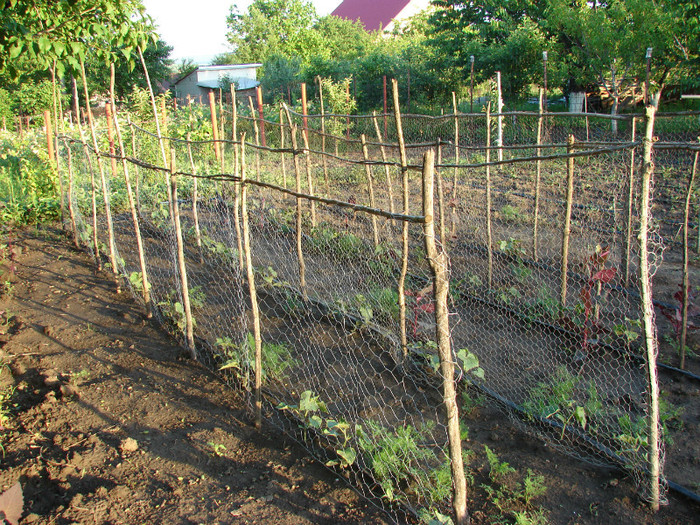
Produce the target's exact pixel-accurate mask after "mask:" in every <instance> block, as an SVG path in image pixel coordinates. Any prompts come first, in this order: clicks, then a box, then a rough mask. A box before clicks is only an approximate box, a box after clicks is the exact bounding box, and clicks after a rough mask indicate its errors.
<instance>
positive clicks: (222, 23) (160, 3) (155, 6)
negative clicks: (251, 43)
mask: <svg viewBox="0 0 700 525" xmlns="http://www.w3.org/2000/svg"><path fill="white" fill-rule="evenodd" d="M251 3H252V0H196V1H194V2H189V3H186V4H185V3H180V2H173V1H172V0H143V4H144V5H145V6H146V12H147V13H148V14H149V15H150V16H151V17H152V18H153V19H154V20H155V22H156V24H157V26H158V34H159V35H160V36H161V38H162V39H163V40H165V41H166V42H167V43H168V45H171V46H173V51H172V53H171V54H170V58H172V59H174V60H175V62H176V63H177V62H180V61H181V60H183V59H190V60H192V61H193V62H195V63H196V64H208V63H209V62H211V60H212V59H213V58H214V56H215V55H218V54H220V53H224V52H226V51H229V50H230V49H229V47H228V44H227V42H226V32H227V28H226V17H227V16H228V14H229V11H230V8H231V6H232V5H233V4H236V5H238V8H239V11H240V12H241V13H244V12H245V11H246V10H247V9H248V6H249V5H250V4H251ZM311 3H312V4H314V7H315V8H316V12H317V13H318V15H319V16H324V15H328V14H330V13H331V12H332V11H333V10H334V9H335V8H336V7H338V5H339V4H340V3H341V0H312V2H311Z"/></svg>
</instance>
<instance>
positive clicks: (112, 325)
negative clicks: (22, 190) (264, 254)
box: [0, 227, 700, 525]
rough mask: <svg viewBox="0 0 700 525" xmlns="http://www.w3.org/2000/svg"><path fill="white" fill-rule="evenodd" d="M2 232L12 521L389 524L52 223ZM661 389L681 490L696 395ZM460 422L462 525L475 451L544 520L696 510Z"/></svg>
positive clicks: (481, 419)
mask: <svg viewBox="0 0 700 525" xmlns="http://www.w3.org/2000/svg"><path fill="white" fill-rule="evenodd" d="M14 235H15V238H14V239H13V240H12V243H11V245H12V253H13V255H12V257H10V259H9V260H7V261H6V262H5V266H4V268H3V271H4V277H3V279H6V280H9V281H10V283H11V284H10V286H5V294H4V295H3V296H2V298H1V299H0V311H1V312H2V314H1V315H2V320H3V321H4V322H3V323H2V324H1V326H0V332H3V333H2V334H0V362H1V363H4V364H6V365H7V366H4V367H0V392H1V391H4V390H6V389H7V388H13V389H14V394H13V395H12V397H11V399H10V401H9V402H8V403H6V405H5V406H9V414H8V418H7V421H6V422H5V423H4V426H2V424H0V427H1V428H0V445H2V447H3V449H4V450H3V451H0V453H2V457H1V458H0V465H1V467H2V468H1V469H0V491H4V490H5V489H7V488H9V487H10V486H12V485H13V484H14V483H15V482H17V481H19V482H20V483H21V485H22V487H23V490H24V500H25V506H24V514H23V519H22V520H21V523H23V524H24V523H35V524H50V523H51V524H54V523H56V524H69V523H81V524H82V523H86V524H88V523H90V524H91V523H104V524H107V523H109V524H112V523H114V524H117V523H124V524H132V523H133V524H137V523H138V524H141V523H182V524H189V523H207V524H213V523H220V524H224V523H279V524H304V523H318V524H323V523H348V524H350V523H377V524H379V523H387V522H389V521H390V518H389V517H388V516H387V514H385V513H384V512H383V511H381V510H380V509H379V508H378V507H377V506H375V505H374V504H373V503H371V502H369V501H368V500H366V499H364V498H362V497H360V496H359V495H358V494H357V493H356V492H354V491H353V490H352V489H351V488H349V487H348V485H346V484H345V482H344V481H343V480H342V478H341V477H339V476H336V475H335V474H334V473H333V472H331V471H330V470H328V469H326V468H325V467H324V466H322V465H321V464H320V463H317V462H315V461H313V460H311V459H309V457H308V455H307V454H306V453H305V451H304V450H303V449H302V448H300V447H298V446H297V445H296V444H295V442H294V441H292V440H291V439H290V438H288V437H286V436H285V435H284V434H282V433H281V431H279V430H278V429H276V428H273V427H271V426H266V425H264V426H263V428H262V429H261V430H256V429H255V428H254V427H253V426H251V424H250V421H251V419H250V416H249V412H248V407H247V405H246V403H247V402H246V401H245V399H244V397H243V396H242V395H240V394H239V393H237V392H236V391H234V390H232V389H231V388H229V387H227V386H225V385H224V384H223V383H222V382H221V381H220V379H219V378H218V377H217V376H216V375H215V374H213V373H212V372H211V371H209V370H208V369H206V368H205V367H204V366H202V365H200V364H199V363H196V362H193V361H191V360H189V359H187V357H186V355H185V353H184V352H183V350H182V349H181V348H180V347H179V346H178V345H177V344H176V343H175V342H174V341H172V340H171V339H170V338H169V337H168V336H167V335H166V334H165V333H164V332H163V331H161V330H160V329H159V328H158V327H157V326H156V325H155V323H153V322H151V321H149V320H147V319H145V316H144V312H143V310H142V309H141V307H140V306H138V305H137V304H136V303H134V302H133V301H132V300H131V298H130V297H129V296H128V294H126V293H122V294H117V293H116V291H115V287H114V284H113V283H112V282H111V281H110V279H109V278H108V276H107V275H106V274H104V273H101V272H97V271H96V270H95V266H94V264H93V263H92V261H91V260H90V258H89V257H88V256H87V255H86V254H84V253H83V252H80V251H78V250H75V249H74V248H73V247H72V246H71V245H70V244H69V242H68V240H67V239H66V238H65V237H64V236H63V234H62V233H60V232H59V231H58V230H57V229H53V228H50V227H49V228H42V229H39V230H24V231H21V232H18V233H15V234H14ZM662 382H663V383H664V384H663V387H664V389H666V390H669V391H670V393H671V396H672V398H674V399H672V400H674V401H675V398H679V399H682V400H684V401H685V405H686V406H687V407H694V408H690V409H689V410H688V411H687V412H686V414H685V416H686V417H685V418H684V420H685V427H684V429H683V431H682V432H681V433H679V434H681V435H679V436H678V437H679V439H677V440H676V441H675V445H674V446H673V447H669V448H670V450H667V453H668V455H669V459H670V465H669V466H670V467H671V470H672V472H673V473H674V478H673V479H674V481H676V482H679V483H684V482H686V481H687V480H684V479H683V472H684V468H683V464H686V466H687V467H688V468H692V469H696V468H697V463H698V457H700V456H699V455H698V454H697V447H698V443H697V439H694V438H693V439H691V436H695V437H697V435H698V434H700V431H699V430H700V429H699V421H700V419H699V415H698V412H697V405H698V404H697V402H694V403H692V402H689V400H694V399H697V396H698V395H700V388H699V385H698V384H697V383H693V382H691V381H690V380H686V379H679V378H675V377H674V378H671V377H667V376H663V377H662ZM465 419H466V423H467V425H468V427H469V440H468V442H467V443H468V445H469V446H470V448H471V449H472V450H473V451H474V452H475V454H474V456H473V460H472V462H471V465H470V472H471V473H472V474H473V478H474V479H473V482H472V484H471V491H470V509H471V515H472V523H474V524H475V525H487V524H492V523H496V522H501V521H499V520H500V519H503V517H502V516H501V515H500V514H499V512H498V510H497V509H496V508H495V506H494V503H493V500H492V498H489V497H487V494H486V493H485V491H484V489H483V488H482V485H483V484H486V483H488V464H487V463H486V462H485V460H484V445H488V447H489V448H491V449H493V450H494V451H495V452H496V453H497V454H498V456H499V458H500V459H501V460H503V461H507V462H509V463H510V464H511V465H512V466H513V467H514V468H516V469H517V471H518V472H519V473H524V472H526V471H527V469H528V468H529V469H532V471H533V472H534V473H535V474H537V475H542V476H544V479H545V485H546V487H547V492H546V494H545V495H544V496H542V497H541V498H538V499H537V501H536V504H537V505H538V506H540V507H542V508H543V509H544V510H545V512H546V515H547V517H548V519H549V522H550V523H553V524H560V523H561V524H589V523H590V524H607V523H612V522H615V523H619V524H623V525H624V524H664V525H666V524H667V525H673V524H687V523H695V522H696V519H697V518H696V517H697V515H698V510H700V505H698V504H695V503H692V502H690V501H688V500H686V499H683V498H680V497H678V496H677V495H675V494H674V493H669V504H668V505H666V506H664V507H663V508H662V509H661V511H660V512H659V513H658V514H656V515H652V514H651V513H650V512H649V511H648V510H647V508H646V506H645V503H644V502H643V501H642V500H641V499H640V498H639V497H638V496H637V493H638V492H637V490H636V486H635V485H634V480H632V479H630V478H628V477H626V476H625V475H624V474H622V473H620V472H618V471H615V470H613V469H609V468H603V467H596V466H591V465H588V464H586V463H583V462H582V461H580V460H577V459H574V458H571V457H569V456H565V455H562V454H560V453H558V452H557V451H555V450H552V449H551V447H549V446H547V445H546V444H544V443H543V442H542V441H540V440H537V439H535V438H532V437H529V436H528V435H526V434H524V433H523V432H522V431H521V430H520V429H519V428H518V427H517V426H516V425H513V423H512V422H511V421H510V420H509V419H508V418H506V417H504V415H503V412H501V411H500V410H498V409H496V408H495V407H494V406H492V405H484V406H482V407H480V408H477V409H475V410H474V411H473V412H471V413H470V414H468V415H466V416H465ZM0 422H1V420H0ZM686 436H687V437H688V438H687V439H686ZM691 465H692V466H691ZM691 488H694V489H697V488H698V487H691ZM509 520H512V516H511V517H509ZM506 522H508V523H509V522H511V521H506Z"/></svg>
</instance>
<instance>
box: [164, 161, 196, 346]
mask: <svg viewBox="0 0 700 525" xmlns="http://www.w3.org/2000/svg"><path fill="white" fill-rule="evenodd" d="M170 186H171V194H172V196H173V212H174V215H173V223H174V224H175V238H176V240H177V265H178V270H179V273H180V287H181V288H182V307H183V310H184V313H185V343H186V345H187V349H188V350H189V352H190V356H191V357H192V359H194V360H196V359H197V349H196V348H195V346H194V323H193V321H192V308H191V306H190V289H189V285H188V283H187V265H186V264H185V247H184V243H183V242H182V227H181V226H180V206H179V204H178V201H177V175H176V174H175V150H174V149H171V150H170Z"/></svg>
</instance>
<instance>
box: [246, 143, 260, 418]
mask: <svg viewBox="0 0 700 525" xmlns="http://www.w3.org/2000/svg"><path fill="white" fill-rule="evenodd" d="M241 216H242V221H243V248H244V250H245V267H246V276H247V278H248V290H249V292H250V308H251V310H252V313H253V339H254V340H255V393H254V395H255V426H256V428H260V427H261V426H262V329H261V326H260V310H259V309H258V294H257V289H256V287H255V272H254V271H253V259H252V254H251V249H250V228H249V226H248V222H249V221H248V184H247V183H246V165H245V136H243V137H241Z"/></svg>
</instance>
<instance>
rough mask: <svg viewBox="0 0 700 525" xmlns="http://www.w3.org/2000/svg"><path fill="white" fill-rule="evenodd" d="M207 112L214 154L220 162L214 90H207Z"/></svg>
mask: <svg viewBox="0 0 700 525" xmlns="http://www.w3.org/2000/svg"><path fill="white" fill-rule="evenodd" d="M209 114H210V115H211V131H212V138H213V139H214V154H215V155H216V162H218V163H221V144H219V124H218V122H217V120H216V101H215V100H214V91H213V90H211V89H210V90H209Z"/></svg>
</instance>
